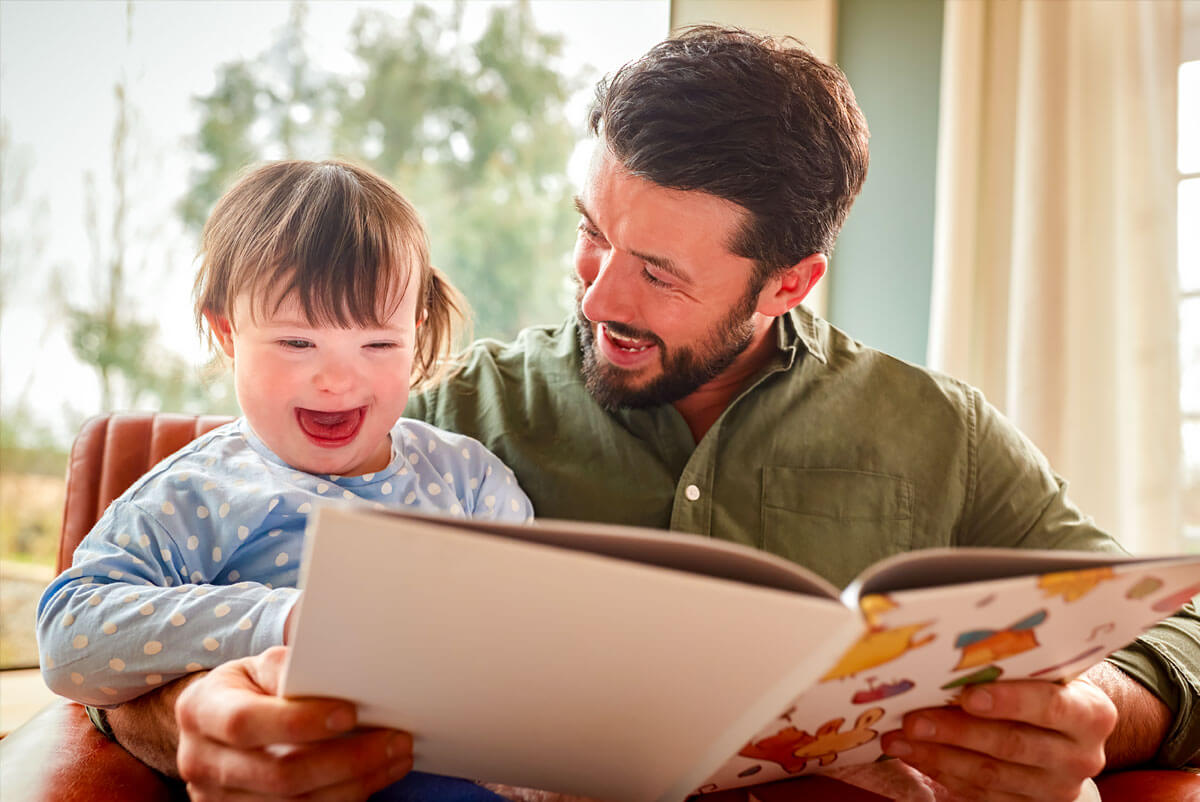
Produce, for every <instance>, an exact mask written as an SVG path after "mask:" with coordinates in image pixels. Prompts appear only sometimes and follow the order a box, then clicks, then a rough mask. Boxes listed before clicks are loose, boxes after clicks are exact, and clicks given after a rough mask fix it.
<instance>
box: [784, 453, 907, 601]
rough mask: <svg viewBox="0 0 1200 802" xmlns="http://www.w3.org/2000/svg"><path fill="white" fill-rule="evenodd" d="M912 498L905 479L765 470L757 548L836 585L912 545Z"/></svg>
mask: <svg viewBox="0 0 1200 802" xmlns="http://www.w3.org/2000/svg"><path fill="white" fill-rule="evenodd" d="M912 497H913V491H912V484H911V483H910V482H908V481H907V480H905V479H901V478H899V477H896V476H888V475H886V474H879V473H867V472H865V471H852V470H840V469H834V468H786V467H774V466H767V467H764V468H763V492H762V516H763V533H762V537H763V542H762V548H763V549H765V550H766V551H769V552H772V553H774V554H778V555H779V556H781V557H786V558H787V559H789V560H792V561H793V562H796V563H799V564H800V565H803V566H805V567H807V568H809V569H811V570H813V571H816V572H817V573H818V574H821V575H822V576H824V577H825V578H826V579H828V580H829V581H830V582H833V583H834V584H835V585H837V586H838V587H843V586H845V585H846V584H848V583H849V582H850V580H852V579H854V577H855V576H856V575H858V573H859V572H860V571H862V570H863V569H864V568H866V567H867V566H868V565H870V564H871V563H874V562H876V561H878V560H881V559H883V558H884V557H887V556H890V555H892V554H897V553H899V552H903V551H908V550H909V549H910V548H911V547H912V507H913V498H912Z"/></svg>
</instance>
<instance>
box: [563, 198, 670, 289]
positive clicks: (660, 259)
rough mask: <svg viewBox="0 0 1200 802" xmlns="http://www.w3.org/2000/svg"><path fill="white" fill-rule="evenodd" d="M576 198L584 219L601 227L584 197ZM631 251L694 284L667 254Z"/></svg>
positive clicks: (592, 224)
mask: <svg viewBox="0 0 1200 802" xmlns="http://www.w3.org/2000/svg"><path fill="white" fill-rule="evenodd" d="M574 200H575V211H577V212H579V214H580V215H582V217H583V219H584V220H587V221H588V225H590V226H591V227H592V228H596V229H599V226H597V225H596V221H595V220H593V219H592V216H591V215H590V214H588V210H587V207H586V206H584V205H583V199H582V198H580V197H579V196H578V195H576V196H575V198H574ZM630 253H631V254H633V255H634V256H636V257H637V258H639V259H641V260H642V261H643V262H646V263H648V264H652V265H654V266H655V267H657V268H658V269H659V270H661V271H663V272H664V273H669V274H670V275H671V276H672V277H674V278H675V279H677V280H678V281H679V282H680V283H681V284H688V285H691V284H692V279H691V277H690V276H688V275H687V274H686V273H684V272H683V271H682V270H680V269H679V268H678V267H676V266H675V262H673V261H672V260H670V259H668V258H666V257H665V256H655V255H654V254H652V253H643V252H642V251H630Z"/></svg>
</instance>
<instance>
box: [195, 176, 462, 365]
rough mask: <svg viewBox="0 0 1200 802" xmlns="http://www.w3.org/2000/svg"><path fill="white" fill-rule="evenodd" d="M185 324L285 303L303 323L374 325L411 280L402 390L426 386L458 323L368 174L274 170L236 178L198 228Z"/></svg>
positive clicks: (457, 309)
mask: <svg viewBox="0 0 1200 802" xmlns="http://www.w3.org/2000/svg"><path fill="white" fill-rule="evenodd" d="M200 254H201V257H202V261H201V264H200V271H199V272H198V273H197V275H196V284H195V288H194V291H195V296H196V322H197V325H198V326H199V327H200V330H201V332H205V333H207V334H208V337H209V341H210V343H211V341H212V334H211V332H206V327H205V321H204V314H205V313H206V312H207V313H209V314H213V315H219V316H222V317H225V318H227V319H229V320H232V319H233V307H234V302H235V300H236V299H237V297H238V296H239V295H241V294H242V293H249V298H250V301H251V303H250V313H251V315H255V316H257V315H258V314H261V313H264V312H268V313H269V312H272V311H274V310H275V309H277V308H278V307H279V305H280V304H281V303H282V302H283V301H284V300H285V299H287V298H288V297H290V296H292V295H293V294H294V295H295V297H296V298H297V299H298V301H299V303H300V307H301V309H303V310H304V314H305V316H306V317H307V319H308V322H309V323H310V324H312V325H319V326H338V327H348V326H351V325H358V326H379V325H381V324H382V322H383V321H384V320H386V319H387V318H388V317H389V316H390V315H391V313H392V311H393V309H394V308H395V307H394V305H395V304H398V303H399V300H400V298H401V295H402V293H403V292H405V291H409V290H410V289H411V286H410V285H411V282H412V281H414V280H415V281H416V282H417V285H416V289H417V292H418V293H419V294H418V296H417V321H418V322H419V323H420V324H421V325H419V326H418V327H417V342H416V345H415V348H414V357H413V373H412V376H413V379H412V383H413V385H414V386H418V385H421V384H424V383H426V382H430V381H434V380H436V379H437V378H438V376H439V375H440V373H441V368H442V366H443V365H445V364H446V363H447V360H446V357H447V356H448V354H449V353H450V350H451V348H452V347H453V341H454V338H455V334H456V329H458V328H459V327H460V326H461V325H462V324H463V323H465V320H466V313H467V307H466V303H465V301H464V300H463V298H462V296H461V295H460V294H459V293H458V291H457V290H455V289H454V287H453V286H452V285H451V284H450V282H449V281H448V280H447V279H446V278H445V276H443V275H442V273H441V271H439V270H438V269H437V268H435V267H434V266H433V265H432V264H430V261H429V243H428V240H427V238H426V235H425V228H424V226H423V225H422V224H421V219H420V217H419V216H418V215H417V212H416V209H414V208H413V206H412V204H410V203H409V202H408V201H407V200H405V199H404V197H403V196H402V195H401V194H400V193H399V192H397V191H396V189H395V188H394V187H392V186H391V185H390V184H389V183H388V182H387V181H385V180H384V179H382V178H380V177H379V176H377V175H375V174H374V173H373V172H371V171H370V170H367V169H365V168H363V167H360V166H358V165H355V164H350V163H348V162H343V161H336V160H331V161H322V162H312V161H281V162H273V163H271V164H267V165H264V166H262V167H258V168H257V169H254V170H252V171H251V172H249V173H247V174H246V175H245V176H243V177H242V178H241V179H240V180H239V181H238V182H237V183H236V184H234V186H233V187H232V188H231V189H230V190H229V191H228V192H226V193H225V195H224V196H222V197H221V199H220V200H219V201H217V205H216V207H215V208H214V209H213V211H212V214H211V215H210V216H209V218H208V222H207V223H205V225H204V233H203V235H202V238H201V245H200Z"/></svg>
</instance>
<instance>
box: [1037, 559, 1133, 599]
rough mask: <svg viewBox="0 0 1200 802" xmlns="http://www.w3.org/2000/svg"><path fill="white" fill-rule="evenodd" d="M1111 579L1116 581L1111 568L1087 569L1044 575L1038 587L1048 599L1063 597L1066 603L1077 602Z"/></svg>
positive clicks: (1039, 578)
mask: <svg viewBox="0 0 1200 802" xmlns="http://www.w3.org/2000/svg"><path fill="white" fill-rule="evenodd" d="M1109 579H1116V574H1114V573H1113V569H1112V568H1111V567H1110V566H1104V567H1103V568H1085V569H1083V570H1080V571H1059V572H1058V573H1054V574H1042V575H1041V576H1040V577H1038V587H1039V588H1041V589H1042V590H1043V591H1045V593H1046V598H1047V599H1050V598H1053V597H1055V596H1062V597H1063V601H1065V602H1075V601H1079V600H1080V599H1082V598H1083V597H1084V596H1086V595H1088V594H1089V593H1091V592H1092V591H1093V590H1095V589H1096V586H1097V585H1099V584H1100V583H1101V582H1105V581H1107V580H1109Z"/></svg>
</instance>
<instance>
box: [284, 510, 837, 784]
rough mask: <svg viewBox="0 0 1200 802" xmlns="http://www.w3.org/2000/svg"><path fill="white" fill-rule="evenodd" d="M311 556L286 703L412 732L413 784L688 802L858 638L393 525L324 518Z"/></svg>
mask: <svg viewBox="0 0 1200 802" xmlns="http://www.w3.org/2000/svg"><path fill="white" fill-rule="evenodd" d="M643 537H645V535H644V534H643ZM667 539H668V540H669V539H670V538H667ZM691 540H697V541H698V539H695V538H692V539H691ZM698 542H699V543H700V544H703V541H698ZM723 545H724V544H723ZM306 549H307V554H306V557H305V564H304V567H303V572H302V587H303V588H304V596H303V597H302V601H301V606H300V611H299V614H298V620H297V628H296V631H295V633H294V638H293V646H292V648H291V650H290V656H289V663H288V665H287V667H286V671H285V676H284V682H283V692H284V694H285V695H288V696H334V697H341V698H347V699H350V700H352V701H354V702H356V703H357V704H358V705H359V710H360V716H361V719H362V720H363V721H364V722H365V723H368V724H379V725H386V726H391V727H396V728H399V729H404V730H407V731H409V732H411V733H413V735H414V743H415V747H414V751H415V755H416V757H415V766H416V768H417V769H419V770H422V771H429V772H434V773H439V774H448V775H453V776H462V777H467V778H469V779H476V780H487V781H494V782H500V783H506V784H509V785H515V786H524V787H532V788H541V789H547V790H552V791H560V792H565V793H572V794H579V795H584V796H590V797H595V798H599V799H606V800H614V801H617V802H619V800H636V801H637V802H645V800H655V799H662V800H678V799H682V798H683V797H684V796H685V795H686V794H687V793H688V792H689V791H690V790H691V789H692V788H694V787H695V786H696V785H697V784H699V783H700V782H701V781H702V780H703V779H704V778H705V777H706V776H708V775H709V774H711V773H712V771H713V770H715V768H716V767H717V766H719V765H720V764H721V763H722V762H723V761H724V760H725V759H726V758H727V757H728V756H729V755H730V754H732V753H734V752H736V751H737V749H738V748H739V747H740V746H741V744H743V743H745V741H746V739H747V738H749V737H750V736H751V735H752V734H753V733H754V732H755V731H756V730H757V729H758V728H759V727H760V726H761V724H762V722H763V721H766V720H769V719H770V718H771V717H772V716H774V715H775V714H776V713H777V712H778V711H779V710H780V709H781V708H782V707H783V706H784V705H785V704H786V702H787V701H788V700H789V699H791V698H793V697H794V696H795V695H796V694H797V692H798V691H799V690H800V689H802V688H804V687H807V686H808V685H811V684H812V683H813V682H814V681H815V680H816V679H817V677H819V676H820V674H821V672H823V671H824V670H825V669H826V668H827V667H828V665H830V664H831V662H832V661H833V660H834V659H836V657H837V655H838V654H840V653H842V652H843V651H844V649H845V648H846V646H847V645H848V644H849V643H850V642H852V641H853V640H854V639H856V638H857V637H858V636H859V634H860V629H861V622H860V621H859V617H858V613H857V612H856V611H851V610H849V609H847V608H845V607H844V606H843V605H842V604H841V603H840V601H838V600H836V599H829V598H823V597H813V596H809V595H805V594H800V593H791V592H784V591H781V590H777V589H775V588H770V587H756V586H753V585H750V584H747V583H745V582H740V581H731V580H728V579H719V578H715V577H711V576H705V575H702V574H700V575H698V574H689V573H685V572H682V571H676V570H668V569H663V568H659V567H656V566H651V565H642V564H638V563H635V562H631V561H628V560H619V559H614V558H612V557H608V556H602V555H597V554H592V553H586V552H578V551H572V550H568V549H565V548H559V547H553V546H547V545H542V544H538V543H524V542H518V541H515V540H512V539H510V538H501V537H495V536H492V535H488V534H483V533H480V532H477V531H471V530H470V529H469V528H460V527H457V526H455V527H451V526H446V525H444V524H442V523H431V522H430V521H428V520H421V519H417V518H409V517H401V516H395V515H391V514H384V513H375V512H359V511H354V510H346V509H338V508H323V509H320V510H318V511H317V512H316V513H315V514H314V515H313V516H312V518H311V519H310V523H309V533H308V536H307V542H306Z"/></svg>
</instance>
